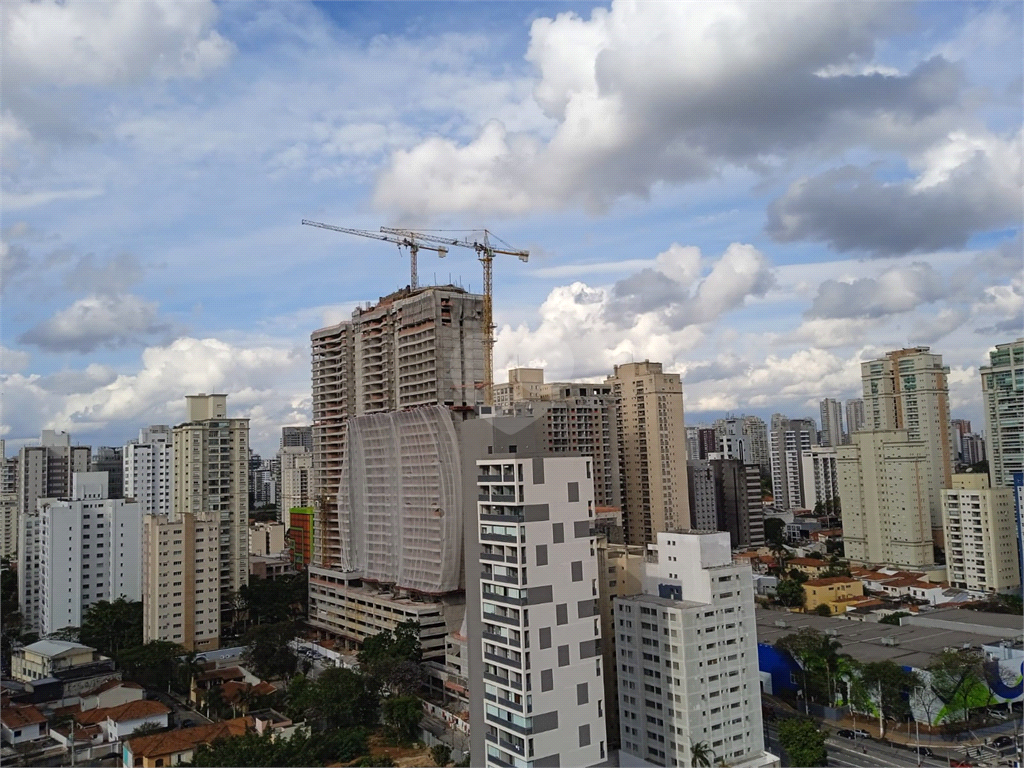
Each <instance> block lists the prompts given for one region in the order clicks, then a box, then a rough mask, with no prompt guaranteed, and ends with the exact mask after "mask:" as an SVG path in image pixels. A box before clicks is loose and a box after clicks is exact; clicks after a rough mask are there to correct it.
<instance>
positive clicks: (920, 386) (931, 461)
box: [843, 347, 955, 546]
mask: <svg viewBox="0 0 1024 768" xmlns="http://www.w3.org/2000/svg"><path fill="white" fill-rule="evenodd" d="M948 374H949V368H947V367H944V366H943V365H942V355H936V354H932V353H931V352H929V348H928V347H912V348H908V349H898V350H894V351H892V352H889V353H887V354H886V356H885V357H883V358H880V359H878V360H868V361H867V362H864V363H861V383H862V385H863V390H864V416H865V421H866V423H865V428H866V429H868V430H894V429H904V430H906V432H907V439H908V440H910V441H912V442H916V443H920V444H923V445H924V446H925V447H926V449H927V453H926V455H925V461H926V464H927V467H926V471H925V475H924V477H923V478H922V480H923V483H924V484H923V486H922V493H924V494H925V496H926V499H927V505H928V513H929V515H930V517H931V527H932V529H933V531H935V533H934V541H935V543H936V544H939V545H940V546H941V531H942V499H941V493H942V489H943V488H948V487H949V483H950V477H951V475H952V472H953V466H954V463H955V462H954V444H953V434H952V430H951V428H950V424H949V383H948V381H947V376H948ZM843 511H844V512H845V511H846V499H845V498H843Z"/></svg>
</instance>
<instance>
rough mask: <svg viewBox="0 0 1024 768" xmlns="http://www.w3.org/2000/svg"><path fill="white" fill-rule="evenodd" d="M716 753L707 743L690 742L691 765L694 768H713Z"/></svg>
mask: <svg viewBox="0 0 1024 768" xmlns="http://www.w3.org/2000/svg"><path fill="white" fill-rule="evenodd" d="M714 756H715V751H714V750H713V749H711V747H709V746H708V743H707V742H706V741H697V742H693V741H691V742H690V765H691V766H693V768H711V761H712V760H713V759H714Z"/></svg>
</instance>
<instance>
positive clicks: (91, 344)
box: [18, 294, 171, 352]
mask: <svg viewBox="0 0 1024 768" xmlns="http://www.w3.org/2000/svg"><path fill="white" fill-rule="evenodd" d="M156 310H157V305H156V303H155V302H147V301H144V300H142V299H140V298H139V297H138V296H133V295H132V294H122V295H92V296H87V297H85V298H84V299H79V300H78V301H76V302H75V303H74V304H72V305H71V306H70V307H68V308H66V309H63V310H61V311H60V312H57V313H56V314H55V315H54V316H53V317H51V318H50V319H49V320H46V321H44V322H42V323H40V324H39V325H36V326H35V327H33V328H30V329H29V330H27V331H25V333H23V334H22V335H21V336H20V337H19V338H18V341H20V342H21V343H22V344H32V345H34V346H37V347H39V348H40V349H44V350H49V351H55V352H70V351H75V352H92V351H93V350H96V349H100V348H103V347H106V348H111V349H115V348H118V347H124V346H130V345H136V344H142V343H145V341H146V340H147V339H148V338H151V337H153V336H166V335H168V334H169V333H170V332H171V326H170V325H169V324H167V323H164V322H159V321H158V320H157V313H156Z"/></svg>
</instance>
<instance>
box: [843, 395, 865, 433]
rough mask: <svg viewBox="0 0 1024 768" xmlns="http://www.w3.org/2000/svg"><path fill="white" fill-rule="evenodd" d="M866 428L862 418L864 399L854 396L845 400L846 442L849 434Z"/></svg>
mask: <svg viewBox="0 0 1024 768" xmlns="http://www.w3.org/2000/svg"><path fill="white" fill-rule="evenodd" d="M866 428H867V422H866V420H865V419H864V400H863V399H861V398H859V397H858V398H855V399H853V400H847V401H846V442H847V443H849V442H850V435H852V434H853V433H854V432H860V431H862V430H864V429H866Z"/></svg>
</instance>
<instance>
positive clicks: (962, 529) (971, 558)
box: [942, 473, 1021, 592]
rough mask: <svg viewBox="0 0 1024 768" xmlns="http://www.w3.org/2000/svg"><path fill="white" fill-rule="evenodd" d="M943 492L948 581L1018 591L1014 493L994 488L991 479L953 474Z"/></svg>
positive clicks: (982, 589)
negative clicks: (948, 486)
mask: <svg viewBox="0 0 1024 768" xmlns="http://www.w3.org/2000/svg"><path fill="white" fill-rule="evenodd" d="M952 485H953V487H952V488H947V489H943V491H942V525H943V529H944V530H943V533H944V537H945V542H946V578H947V579H948V581H949V583H950V584H951V585H952V586H954V587H959V588H961V589H970V590H975V591H979V592H1017V591H1019V590H1020V586H1021V580H1020V571H1019V567H1018V566H1019V564H1020V551H1019V550H1018V549H1017V547H1018V544H1017V524H1016V520H1015V517H1014V504H1013V489H1012V488H990V487H989V482H988V475H986V474H984V473H969V474H958V475H953V483H952Z"/></svg>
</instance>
